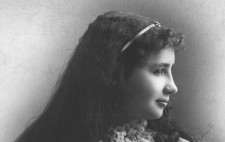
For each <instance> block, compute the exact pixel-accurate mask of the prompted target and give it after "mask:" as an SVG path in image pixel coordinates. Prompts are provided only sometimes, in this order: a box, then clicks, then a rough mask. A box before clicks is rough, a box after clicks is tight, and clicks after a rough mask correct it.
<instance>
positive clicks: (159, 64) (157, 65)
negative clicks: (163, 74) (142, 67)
mask: <svg viewBox="0 0 225 142" xmlns="http://www.w3.org/2000/svg"><path fill="white" fill-rule="evenodd" d="M173 65H174V64H172V65H171V66H173ZM151 66H153V67H169V66H170V64H168V63H163V62H162V63H156V64H153V65H151Z"/></svg>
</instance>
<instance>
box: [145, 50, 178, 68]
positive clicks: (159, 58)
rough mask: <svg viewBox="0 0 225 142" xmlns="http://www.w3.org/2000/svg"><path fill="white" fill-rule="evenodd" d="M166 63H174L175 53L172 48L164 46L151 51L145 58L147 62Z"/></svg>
mask: <svg viewBox="0 0 225 142" xmlns="http://www.w3.org/2000/svg"><path fill="white" fill-rule="evenodd" d="M157 63H167V64H171V65H173V64H174V63H175V53H174V50H173V49H172V48H164V49H161V50H159V51H157V52H154V53H151V54H150V55H149V57H148V58H147V64H157Z"/></svg>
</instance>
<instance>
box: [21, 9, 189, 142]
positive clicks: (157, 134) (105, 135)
mask: <svg viewBox="0 0 225 142" xmlns="http://www.w3.org/2000/svg"><path fill="white" fill-rule="evenodd" d="M183 38H184V36H183V35H182V34H177V33H175V32H174V31H173V30H171V29H168V28H166V27H163V26H161V25H160V23H158V22H156V21H154V20H151V19H149V18H148V17H144V16H141V15H136V14H132V13H125V12H116V11H112V12H108V13H105V14H103V15H100V16H98V17H97V19H96V20H95V21H94V22H93V23H91V24H90V25H89V27H88V29H87V31H86V32H85V33H84V35H83V36H82V37H81V39H80V41H79V44H78V46H77V47H76V50H75V51H74V54H73V56H72V58H71V59H70V62H69V63H68V66H67V68H66V70H65V72H64V73H63V75H62V78H61V79H60V80H59V84H58V86H57V89H56V91H55V93H54V95H53V97H52V99H51V101H50V103H49V104H48V106H47V107H46V109H45V110H44V112H43V113H42V115H41V116H40V117H39V118H38V119H37V120H36V121H35V122H34V123H33V124H32V125H30V126H29V127H28V128H27V129H26V130H25V132H24V133H23V134H22V135H21V136H20V137H19V138H18V139H17V142H99V141H102V142H129V141H130V142H153V141H155V142H173V141H185V139H187V140H188V141H193V139H192V138H191V136H189V135H187V134H186V133H185V132H183V131H181V130H180V129H179V128H178V127H176V126H175V125H174V123H173V122H172V120H171V119H170V117H169V107H168V102H169V99H170V96H171V95H173V94H175V93H176V92H177V90H178V89H177V86H176V85H175V83H174V80H173V76H172V68H173V65H174V63H175V51H176V50H177V49H180V48H181V47H183Z"/></svg>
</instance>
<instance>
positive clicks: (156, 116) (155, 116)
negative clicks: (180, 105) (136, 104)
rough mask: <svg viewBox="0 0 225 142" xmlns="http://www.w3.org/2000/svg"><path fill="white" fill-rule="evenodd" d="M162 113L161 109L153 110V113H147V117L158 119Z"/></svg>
mask: <svg viewBox="0 0 225 142" xmlns="http://www.w3.org/2000/svg"><path fill="white" fill-rule="evenodd" d="M162 115H163V110H162V111H155V112H154V113H152V112H150V113H149V115H148V119H159V118H160V117H162Z"/></svg>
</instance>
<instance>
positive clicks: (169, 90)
mask: <svg viewBox="0 0 225 142" xmlns="http://www.w3.org/2000/svg"><path fill="white" fill-rule="evenodd" d="M177 91H178V88H177V86H176V84H175V82H174V80H173V78H172V77H171V78H170V79H168V82H167V83H166V85H165V87H164V89H163V93H164V94H168V95H170V94H176V93H177Z"/></svg>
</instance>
